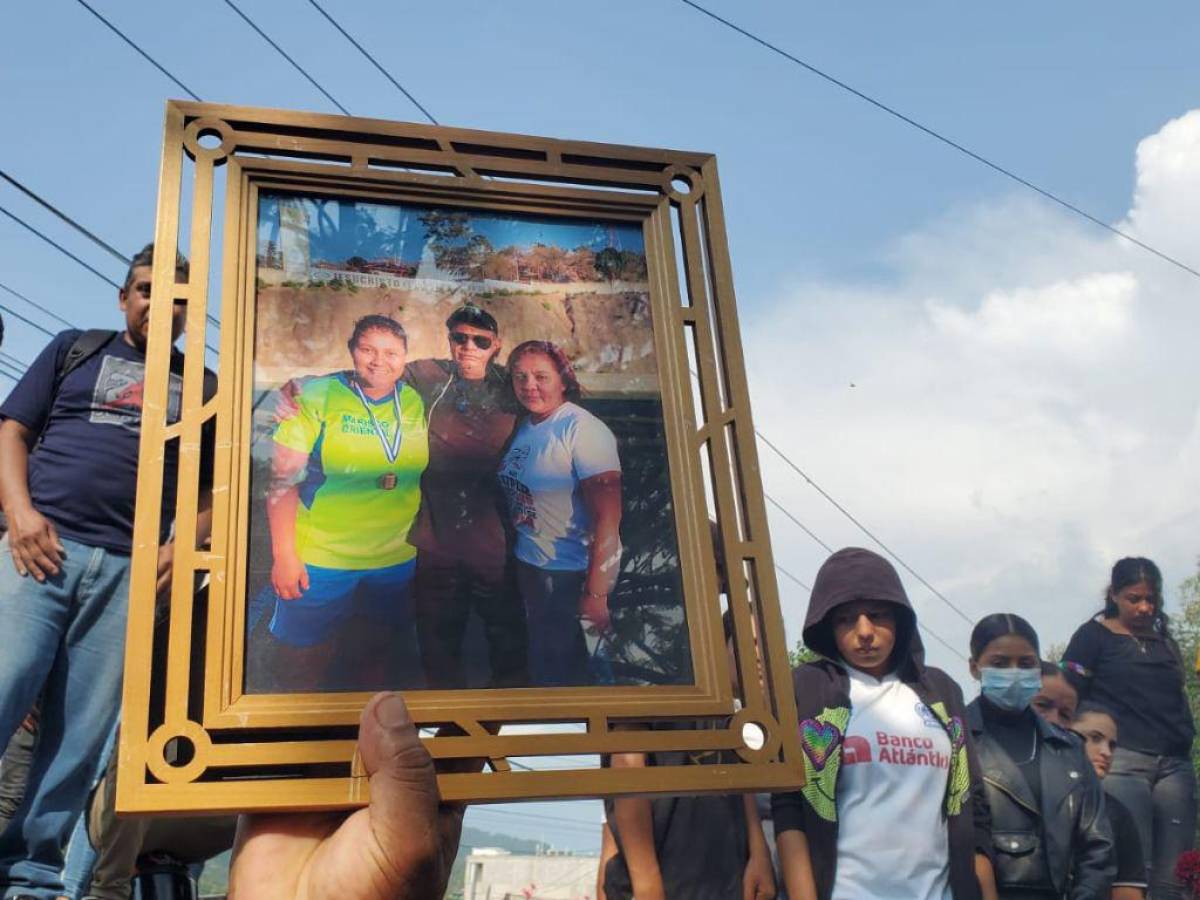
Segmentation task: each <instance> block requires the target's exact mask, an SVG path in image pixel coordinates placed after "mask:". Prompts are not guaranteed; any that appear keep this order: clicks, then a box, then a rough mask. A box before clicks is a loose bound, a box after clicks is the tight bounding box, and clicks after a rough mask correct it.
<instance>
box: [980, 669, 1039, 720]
mask: <svg viewBox="0 0 1200 900" xmlns="http://www.w3.org/2000/svg"><path fill="white" fill-rule="evenodd" d="M979 683H980V686H981V688H982V690H983V696H985V697H987V698H988V699H989V700H991V701H992V703H994V704H996V706H998V707H1000V708H1001V709H1007V710H1009V711H1010V712H1020V711H1021V710H1023V709H1025V708H1027V707H1028V706H1029V701H1031V700H1032V699H1033V698H1034V696H1035V695H1036V694H1037V692H1038V691H1040V690H1041V689H1042V670H1041V669H1040V668H1036V669H1017V668H1012V669H988V668H983V669H980V670H979Z"/></svg>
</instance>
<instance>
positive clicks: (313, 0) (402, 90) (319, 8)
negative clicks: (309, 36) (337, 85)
mask: <svg viewBox="0 0 1200 900" xmlns="http://www.w3.org/2000/svg"><path fill="white" fill-rule="evenodd" d="M308 2H309V3H311V4H312V5H313V7H315V8H316V10H317V12H319V13H320V14H321V15H323V16H324V17H325V18H326V19H327V20H328V21H329V24H330V25H332V26H333V27H334V28H336V29H337V30H338V31H340V32H341V33H342V37H344V38H345V39H346V40H348V41H349V42H350V43H351V44H353V45H354V47H355V49H356V50H358V52H359V53H361V54H362V55H363V56H365V57H366V58H367V59H368V60H369V61H370V63H371V65H373V66H374V67H375V68H376V69H378V70H379V71H380V72H381V73H382V74H383V77H384V78H386V79H387V80H388V81H390V82H391V83H392V85H393V86H394V87H395V88H396V90H398V91H399V92H400V93H402V94H403V95H404V96H405V97H407V98H408V99H409V101H410V102H411V103H412V105H413V106H415V107H416V108H417V109H419V110H420V111H421V112H422V113H424V115H425V118H427V119H428V120H429V121H430V122H432V123H433V124H434V125H438V124H440V123H439V122H438V120H437V119H435V118H434V117H433V113H431V112H430V111H429V110H427V109H426V108H425V107H424V106H422V105H421V101H419V100H418V99H417V98H416V97H414V96H413V95H412V94H410V93H409V92H408V91H407V90H405V88H404V85H402V84H401V83H400V82H398V81H397V80H396V79H395V78H393V77H392V73H391V72H389V71H388V70H387V69H385V68H384V67H383V66H382V65H380V64H379V61H378V60H376V59H375V57H374V56H372V55H371V54H370V53H368V52H367V51H366V49H365V48H364V47H363V45H362V44H360V43H359V42H358V41H356V40H355V39H354V38H352V37H351V36H350V33H349V32H348V31H346V29H345V28H343V27H342V26H341V25H339V24H338V23H337V20H336V19H334V18H333V16H331V15H330V14H329V13H327V12H326V11H325V8H324V7H323V6H321V4H320V3H318V2H317V0H308ZM330 99H332V98H330Z"/></svg>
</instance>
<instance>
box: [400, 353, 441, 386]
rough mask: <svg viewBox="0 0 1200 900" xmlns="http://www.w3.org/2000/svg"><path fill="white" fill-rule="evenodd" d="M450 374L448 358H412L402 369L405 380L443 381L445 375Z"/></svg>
mask: <svg viewBox="0 0 1200 900" xmlns="http://www.w3.org/2000/svg"><path fill="white" fill-rule="evenodd" d="M449 374H450V360H448V359H434V358H432V357H430V358H428V359H414V360H411V361H409V363H408V365H407V366H405V369H404V378H405V380H407V381H410V382H413V381H422V382H423V381H433V380H435V379H436V380H440V381H444V380H445V379H446V376H447V375H449Z"/></svg>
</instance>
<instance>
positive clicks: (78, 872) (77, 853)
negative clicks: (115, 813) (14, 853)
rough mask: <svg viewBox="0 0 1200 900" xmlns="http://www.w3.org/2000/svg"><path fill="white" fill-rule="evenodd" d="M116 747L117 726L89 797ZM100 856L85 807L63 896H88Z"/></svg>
mask: <svg viewBox="0 0 1200 900" xmlns="http://www.w3.org/2000/svg"><path fill="white" fill-rule="evenodd" d="M116 746H117V726H116V723H114V724H113V728H112V730H111V731H110V732H109V733H108V740H106V741H105V742H104V749H103V750H102V751H100V756H99V757H98V758H97V760H96V762H97V763H98V765H97V766H96V770H95V772H93V773H92V780H91V785H90V786H89V787H88V795H89V796H91V794H92V792H93V789H94V788H95V787H96V785H98V784H99V783H100V779H101V778H103V777H104V773H105V771H107V769H108V758H109V757H110V756H111V755H112V754H113V753H115V752H116ZM97 856H98V853H97V848H96V847H93V846H92V839H91V837H89V836H88V810H87V807H86V806H85V807H84V810H83V812H82V813H80V815H79V818H78V819H76V820H75V827H74V828H73V829H72V830H71V839H70V840H69V841H68V842H67V856H66V860H65V861H64V863H63V871H62V881H63V893H64V894H66V896H68V897H70V898H71V900H79V898H80V897H83V896H84V895H86V894H87V891H88V887H89V886H90V885H91V883H92V870H93V869H94V868H95V867H96V857H97Z"/></svg>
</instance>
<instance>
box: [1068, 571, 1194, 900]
mask: <svg viewBox="0 0 1200 900" xmlns="http://www.w3.org/2000/svg"><path fill="white" fill-rule="evenodd" d="M1063 667H1064V668H1065V669H1066V671H1067V675H1068V677H1069V678H1070V679H1071V680H1072V682H1073V683H1074V684H1075V687H1076V689H1077V690H1078V691H1079V698H1080V700H1090V701H1093V702H1095V703H1100V704H1103V705H1104V706H1105V707H1107V708H1108V709H1110V710H1112V712H1113V715H1114V716H1115V717H1116V721H1117V729H1118V731H1119V732H1120V735H1121V743H1120V746H1118V747H1117V749H1116V752H1115V753H1114V754H1113V760H1112V767H1111V768H1110V769H1109V774H1108V777H1107V778H1106V779H1105V781H1104V789H1105V790H1106V791H1108V793H1110V794H1112V795H1113V796H1114V797H1116V798H1118V799H1119V800H1120V801H1121V802H1122V803H1123V804H1125V806H1126V808H1128V810H1129V812H1130V814H1131V815H1132V816H1133V818H1134V821H1135V822H1136V823H1137V826H1138V831H1139V833H1140V835H1141V838H1142V847H1143V849H1144V851H1145V855H1146V860H1147V862H1148V863H1149V865H1150V894H1151V896H1152V897H1154V898H1155V900H1158V898H1180V897H1184V896H1186V895H1185V893H1184V888H1183V886H1182V885H1180V884H1179V883H1178V882H1177V881H1176V880H1175V875H1174V868H1175V861H1176V860H1177V859H1178V858H1179V855H1180V854H1181V853H1183V852H1184V851H1185V850H1189V849H1191V847H1192V846H1193V843H1194V841H1195V834H1196V775H1195V771H1194V769H1193V768H1192V760H1191V748H1192V739H1193V738H1194V737H1195V734H1196V729H1195V725H1194V723H1193V721H1192V714H1191V709H1190V707H1189V705H1188V701H1187V695H1186V693H1185V690H1184V680H1185V678H1186V672H1187V668H1186V666H1185V665H1184V663H1183V659H1182V658H1181V656H1180V653H1179V647H1178V646H1177V645H1176V643H1175V641H1174V639H1173V638H1172V637H1171V632H1170V628H1169V622H1168V619H1167V614H1166V613H1165V612H1164V611H1163V600H1162V573H1161V572H1160V571H1159V570H1158V566H1156V565H1155V564H1154V563H1153V562H1151V561H1150V560H1148V559H1145V558H1142V557H1126V558H1125V559H1122V560H1118V562H1117V563H1116V565H1114V566H1113V568H1112V579H1111V580H1110V582H1109V586H1108V588H1107V589H1106V590H1105V593H1104V610H1103V612H1101V613H1100V614H1098V615H1097V616H1096V617H1095V618H1093V619H1090V620H1088V621H1087V622H1085V623H1083V625H1081V626H1080V627H1079V629H1078V630H1077V631H1076V632H1075V635H1074V636H1073V637H1072V638H1071V642H1070V644H1068V645H1067V652H1066V654H1065V655H1064V657H1063Z"/></svg>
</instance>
